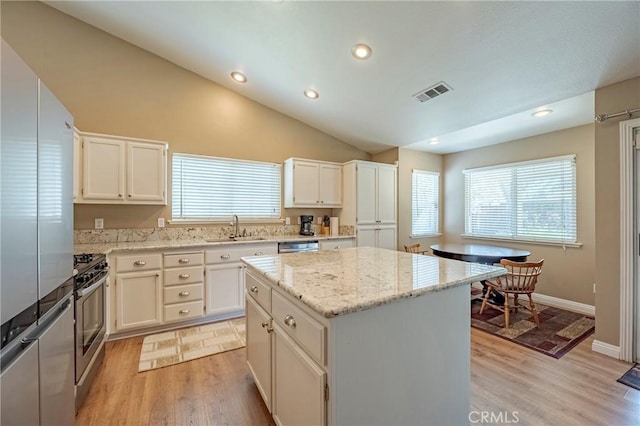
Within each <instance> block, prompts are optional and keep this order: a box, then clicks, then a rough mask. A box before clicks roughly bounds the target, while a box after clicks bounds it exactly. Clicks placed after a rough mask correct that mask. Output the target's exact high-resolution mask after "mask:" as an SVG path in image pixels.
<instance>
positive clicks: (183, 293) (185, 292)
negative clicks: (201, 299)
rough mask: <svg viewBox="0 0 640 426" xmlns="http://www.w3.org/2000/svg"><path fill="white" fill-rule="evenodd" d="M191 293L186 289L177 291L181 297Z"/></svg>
mask: <svg viewBox="0 0 640 426" xmlns="http://www.w3.org/2000/svg"><path fill="white" fill-rule="evenodd" d="M190 294H191V293H189V292H188V291H181V292H180V293H178V296H181V297H187V296H188V295H190Z"/></svg>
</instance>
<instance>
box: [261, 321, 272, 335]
mask: <svg viewBox="0 0 640 426" xmlns="http://www.w3.org/2000/svg"><path fill="white" fill-rule="evenodd" d="M261 325H262V328H266V329H267V333H271V332H272V331H273V328H272V327H269V323H268V322H263V323H262V324H261Z"/></svg>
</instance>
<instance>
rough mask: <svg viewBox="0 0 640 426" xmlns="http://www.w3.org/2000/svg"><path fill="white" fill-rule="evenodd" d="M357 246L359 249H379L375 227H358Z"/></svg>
mask: <svg viewBox="0 0 640 426" xmlns="http://www.w3.org/2000/svg"><path fill="white" fill-rule="evenodd" d="M356 245H357V246H358V247H377V246H378V241H377V231H376V227H375V226H358V230H357V237H356Z"/></svg>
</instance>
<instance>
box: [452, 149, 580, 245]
mask: <svg viewBox="0 0 640 426" xmlns="http://www.w3.org/2000/svg"><path fill="white" fill-rule="evenodd" d="M463 173H464V175H465V218H466V220H465V234H466V235H469V236H476V237H485V238H497V239H514V240H525V241H540V242H555V243H576V242H577V241H576V240H577V235H576V234H577V231H576V227H577V226H576V164H575V155H571V156H563V157H554V158H547V159H541V160H536V161H528V162H522V163H511V164H504V165H501V166H493V167H485V168H479V169H472V170H465V171H464V172H463Z"/></svg>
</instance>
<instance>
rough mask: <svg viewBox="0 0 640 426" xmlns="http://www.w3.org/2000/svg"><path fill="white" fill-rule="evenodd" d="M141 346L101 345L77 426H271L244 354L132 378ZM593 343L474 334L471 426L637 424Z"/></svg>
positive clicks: (632, 393)
mask: <svg viewBox="0 0 640 426" xmlns="http://www.w3.org/2000/svg"><path fill="white" fill-rule="evenodd" d="M142 339H143V338H142V337H135V338H131V339H126V340H119V341H114V342H108V343H107V354H106V358H105V363H104V364H103V368H102V369H101V371H100V372H99V373H98V375H97V376H96V378H95V381H94V383H93V385H92V387H91V391H90V393H89V395H88V397H87V400H86V402H85V404H84V405H83V407H82V409H81V410H80V412H79V413H78V416H77V417H76V424H77V425H148V424H153V425H214V424H215V425H273V424H274V423H273V420H272V419H271V417H270V415H269V413H268V412H267V409H266V408H265V406H264V404H263V403H262V400H261V399H260V395H259V393H258V391H257V389H256V387H255V385H254V383H253V379H252V378H251V375H250V373H249V370H248V367H247V365H246V352H245V350H244V349H238V350H235V351H230V352H226V353H222V354H217V355H214V356H210V357H207V358H202V359H199V360H194V361H191V362H186V363H182V364H178V365H175V366H171V367H166V368H162V369H158V370H152V371H147V372H143V373H138V372H137V363H138V357H139V354H140V348H141V345H142ZM591 343H592V339H591V338H590V339H587V340H586V341H584V342H582V343H581V344H580V345H578V346H577V347H576V348H574V349H572V350H571V351H570V352H569V353H568V354H566V355H565V356H564V357H563V358H561V359H560V360H556V359H553V358H551V357H548V356H546V355H543V354H540V353H537V352H535V351H532V350H530V349H526V348H524V347H521V346H519V345H516V344H514V343H511V342H507V341H505V340H503V339H500V338H497V337H494V336H491V335H489V334H487V333H484V332H482V331H478V330H474V329H472V330H471V408H470V420H471V421H470V424H483V423H484V424H500V423H501V424H505V423H511V424H518V425H563V426H564V425H640V391H636V390H633V389H631V388H629V387H627V386H625V385H622V384H620V383H617V382H616V379H618V378H619V377H620V376H621V375H622V374H623V373H624V372H625V371H627V370H628V369H629V368H630V365H629V364H627V363H623V362H620V361H616V360H614V359H612V358H609V357H606V356H604V355H600V354H597V353H594V352H592V351H591ZM482 416H484V419H485V420H486V421H485V422H480V421H478V420H482V419H483V417H482ZM424 424H425V425H428V424H429V419H425V421H424Z"/></svg>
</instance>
